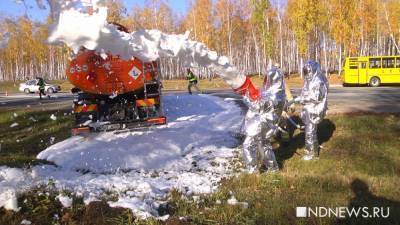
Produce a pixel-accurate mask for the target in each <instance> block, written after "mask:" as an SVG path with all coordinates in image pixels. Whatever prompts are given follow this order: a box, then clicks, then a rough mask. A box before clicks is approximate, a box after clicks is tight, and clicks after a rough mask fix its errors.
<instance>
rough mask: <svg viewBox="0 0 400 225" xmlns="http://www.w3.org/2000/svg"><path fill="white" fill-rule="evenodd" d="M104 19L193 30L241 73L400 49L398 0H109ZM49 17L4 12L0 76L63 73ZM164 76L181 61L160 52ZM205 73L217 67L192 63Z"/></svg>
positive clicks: (64, 59) (174, 74) (177, 70)
mask: <svg viewBox="0 0 400 225" xmlns="http://www.w3.org/2000/svg"><path fill="white" fill-rule="evenodd" d="M108 6H109V16H108V17H109V18H108V20H109V22H117V23H120V24H122V25H124V26H126V27H127V28H128V29H129V30H130V31H134V30H137V29H159V30H161V31H164V32H167V33H183V32H185V31H187V30H190V31H191V38H192V39H194V40H197V41H200V42H203V43H205V44H206V45H207V46H208V47H209V48H211V49H213V50H216V51H217V52H218V53H219V54H223V55H226V56H228V57H229V58H230V59H231V61H232V62H233V64H234V65H236V66H237V67H238V68H239V69H240V70H241V71H243V72H244V73H246V74H263V73H265V72H266V70H267V69H268V67H269V66H270V65H271V64H272V63H279V64H280V65H281V67H282V69H283V70H284V71H285V72H286V73H300V72H301V67H302V64H303V63H304V62H305V60H307V59H315V60H317V61H319V62H320V63H321V66H322V69H323V70H324V71H326V72H327V73H330V72H339V74H340V71H341V70H342V66H343V61H344V59H345V57H347V56H365V55H374V56H375V55H399V54H400V49H399V45H400V1H399V0H281V1H280V0H192V1H191V4H190V7H189V8H188V11H187V12H186V13H185V14H184V15H182V14H181V13H179V12H176V11H174V10H172V8H171V6H170V5H169V3H168V1H167V0H147V1H146V2H145V4H144V6H143V7H139V6H135V7H133V9H131V10H129V11H128V10H127V9H126V7H125V6H124V4H123V1H122V0H109V1H108ZM49 24H50V19H48V20H47V21H42V22H33V21H32V20H30V19H29V18H28V17H26V16H22V17H19V18H3V19H2V20H1V21H0V34H2V33H3V34H4V33H9V34H10V41H9V42H8V45H7V46H6V47H5V48H3V49H0V80H25V79H28V78H32V77H35V76H43V77H45V78H47V79H64V78H65V72H64V71H65V68H66V65H67V63H68V58H69V56H70V50H69V49H68V48H67V47H65V46H52V45H48V44H47V43H46V39H47V36H48V26H49ZM162 72H163V76H164V79H173V78H181V77H183V75H184V68H183V66H182V65H181V64H180V63H179V62H178V61H177V60H175V59H162ZM195 72H196V73H197V74H199V75H200V76H202V77H207V78H211V77H213V76H214V75H215V74H213V72H212V71H208V70H207V69H205V68H195Z"/></svg>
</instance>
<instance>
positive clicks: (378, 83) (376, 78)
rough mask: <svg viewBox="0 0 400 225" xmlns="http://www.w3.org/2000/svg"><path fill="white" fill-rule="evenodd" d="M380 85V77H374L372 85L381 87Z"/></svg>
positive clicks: (371, 81) (370, 82)
mask: <svg viewBox="0 0 400 225" xmlns="http://www.w3.org/2000/svg"><path fill="white" fill-rule="evenodd" d="M379 85H381V80H380V79H379V78H378V77H372V78H371V80H370V81H369V86H371V87H379Z"/></svg>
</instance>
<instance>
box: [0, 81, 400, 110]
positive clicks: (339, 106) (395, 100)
mask: <svg viewBox="0 0 400 225" xmlns="http://www.w3.org/2000/svg"><path fill="white" fill-rule="evenodd" d="M172 93H182V94H184V93H185V92H175V91H174V92H168V91H167V92H164V94H172ZM206 93H207V94H212V95H217V96H220V97H227V98H228V97H229V98H238V99H240V98H239V96H238V95H236V94H234V93H233V92H232V91H231V90H219V91H207V92H206ZM292 93H293V95H294V96H296V95H298V94H299V93H300V89H294V90H292ZM72 100H73V96H72V95H71V94H68V93H57V94H52V95H51V97H50V99H48V98H46V97H45V98H44V99H43V100H39V97H38V95H34V94H30V95H26V94H13V95H11V96H0V111H4V110H13V109H21V108H29V107H43V108H44V107H45V108H52V109H53V108H54V109H57V108H66V107H71V106H72ZM399 100H400V87H378V88H371V87H346V88H343V87H332V88H331V89H330V90H329V98H328V102H329V111H328V113H329V114H335V113H353V112H373V113H385V112H388V113H394V112H400V104H399Z"/></svg>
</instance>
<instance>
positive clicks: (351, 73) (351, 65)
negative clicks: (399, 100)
mask: <svg viewBox="0 0 400 225" xmlns="http://www.w3.org/2000/svg"><path fill="white" fill-rule="evenodd" d="M343 78H344V79H343V86H346V85H347V86H348V85H351V84H353V85H354V84H368V85H369V86H372V87H378V86H379V85H381V84H389V83H390V84H395V83H400V56H366V57H348V58H346V62H345V65H344V76H343Z"/></svg>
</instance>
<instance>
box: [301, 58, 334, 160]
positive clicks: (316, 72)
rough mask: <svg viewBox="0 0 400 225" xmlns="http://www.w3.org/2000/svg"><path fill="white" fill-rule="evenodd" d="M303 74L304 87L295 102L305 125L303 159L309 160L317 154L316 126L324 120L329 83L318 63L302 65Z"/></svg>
mask: <svg viewBox="0 0 400 225" xmlns="http://www.w3.org/2000/svg"><path fill="white" fill-rule="evenodd" d="M303 73H304V86H303V89H302V91H301V94H300V96H299V97H298V98H296V99H295V101H296V102H298V103H300V104H302V105H303V110H302V112H301V114H300V117H301V120H302V121H303V123H304V125H305V148H306V155H305V156H304V159H305V160H310V159H312V158H314V156H315V155H318V154H319V144H318V137H317V125H318V123H319V122H321V121H322V120H323V119H324V117H325V114H326V110H327V108H328V100H327V97H328V89H329V83H328V80H327V79H326V77H325V75H324V74H323V73H322V72H321V68H320V65H319V63H317V62H315V61H308V62H307V63H306V64H305V65H304V68H303Z"/></svg>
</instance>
